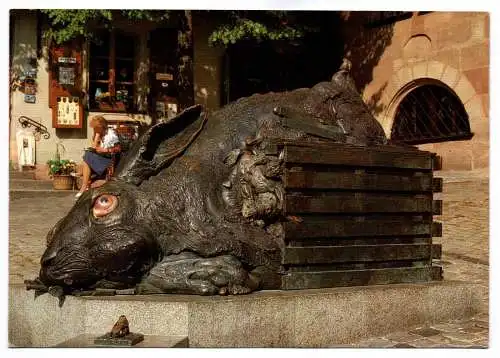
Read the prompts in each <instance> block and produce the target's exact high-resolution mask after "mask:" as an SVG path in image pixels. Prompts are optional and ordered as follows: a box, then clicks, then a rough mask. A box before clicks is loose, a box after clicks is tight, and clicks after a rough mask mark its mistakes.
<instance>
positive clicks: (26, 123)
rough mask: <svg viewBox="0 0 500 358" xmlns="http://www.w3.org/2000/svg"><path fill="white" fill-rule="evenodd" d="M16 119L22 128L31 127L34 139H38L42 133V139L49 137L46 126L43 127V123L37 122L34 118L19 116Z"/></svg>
mask: <svg viewBox="0 0 500 358" xmlns="http://www.w3.org/2000/svg"><path fill="white" fill-rule="evenodd" d="M18 120H19V123H20V124H21V126H22V127H23V128H29V127H33V129H34V132H35V139H36V140H39V139H40V136H42V135H43V138H44V139H49V138H50V133H49V131H48V130H47V127H45V126H44V125H43V124H41V123H38V122H37V121H35V120H34V119H31V118H29V117H26V116H21V117H19V119H18Z"/></svg>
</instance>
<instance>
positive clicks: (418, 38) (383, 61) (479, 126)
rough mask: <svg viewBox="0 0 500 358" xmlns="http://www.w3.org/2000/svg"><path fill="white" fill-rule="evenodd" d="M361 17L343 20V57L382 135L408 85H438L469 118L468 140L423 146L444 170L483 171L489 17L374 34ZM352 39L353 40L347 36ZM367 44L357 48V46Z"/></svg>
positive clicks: (449, 16)
mask: <svg viewBox="0 0 500 358" xmlns="http://www.w3.org/2000/svg"><path fill="white" fill-rule="evenodd" d="M361 15H362V14H360V15H358V16H355V15H352V14H349V13H346V14H345V17H346V19H347V22H348V26H347V27H346V28H345V35H344V37H345V38H346V46H345V55H346V56H347V57H348V58H350V59H351V61H352V62H353V75H354V77H355V78H356V82H357V84H358V86H359V87H360V90H362V92H363V97H364V99H365V102H366V103H367V104H368V105H369V106H370V108H371V109H372V111H373V113H374V115H375V116H376V118H377V119H378V120H379V121H380V122H381V124H382V125H383V127H384V130H385V131H386V133H387V134H388V135H390V132H391V129H392V125H393V121H394V116H395V112H396V109H397V107H398V105H399V103H400V102H401V100H402V99H403V98H404V97H405V95H406V94H407V93H408V91H409V90H411V89H413V88H415V86H412V84H414V83H415V81H417V80H418V82H419V83H420V84H425V80H426V79H427V80H428V81H436V80H437V81H440V82H442V83H444V84H446V85H447V86H448V87H449V88H451V89H452V90H453V91H454V92H455V94H456V95H457V96H458V97H459V99H460V100H461V102H462V103H463V104H464V107H465V110H466V111H467V114H468V115H469V121H470V127H471V131H472V132H473V133H474V137H473V138H472V139H471V140H464V141H453V142H444V143H434V144H424V145H420V146H419V147H420V148H421V149H423V150H431V151H434V152H436V153H438V154H439V155H441V156H443V168H444V169H467V170H468V169H476V168H486V167H488V166H489V164H488V162H489V15H488V13H482V12H431V13H428V14H425V15H418V16H417V15H416V14H414V16H413V17H412V18H410V19H407V20H403V21H398V22H396V23H393V24H390V25H385V26H381V27H376V28H372V29H370V28H366V27H364V26H363V21H362V19H363V16H361ZM353 34H355V35H353ZM363 43H364V44H366V43H370V44H371V46H365V47H363V46H362V45H361V44H363Z"/></svg>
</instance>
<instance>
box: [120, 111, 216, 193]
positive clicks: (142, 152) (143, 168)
mask: <svg viewBox="0 0 500 358" xmlns="http://www.w3.org/2000/svg"><path fill="white" fill-rule="evenodd" d="M206 120H207V114H206V112H204V111H203V107H202V106H201V105H196V106H192V107H189V108H188V109H186V110H184V111H183V112H182V113H180V114H179V115H177V116H176V117H175V118H173V119H171V120H170V121H169V122H165V123H159V124H156V125H154V126H152V127H151V128H149V129H148V131H147V132H146V133H144V134H143V135H142V136H141V137H140V138H139V139H138V140H137V142H136V143H134V145H133V146H132V147H131V148H130V150H129V151H128V153H127V155H126V156H125V157H124V158H122V159H121V160H120V163H119V165H118V168H117V169H116V171H115V173H114V177H116V178H117V179H121V180H125V181H127V182H129V183H133V184H135V185H139V184H140V183H141V182H142V181H143V180H146V179H148V178H149V177H150V176H152V175H156V174H157V173H158V172H159V171H160V170H162V169H163V168H165V167H166V166H168V165H169V164H170V163H171V162H172V161H173V160H174V159H175V158H176V157H178V156H179V155H181V154H182V153H183V152H184V150H186V148H188V147H189V145H190V144H191V143H192V142H193V141H194V140H195V139H196V137H197V135H198V134H199V133H200V132H201V130H202V129H203V126H204V124H205V122H206Z"/></svg>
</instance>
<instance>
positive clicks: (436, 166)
mask: <svg viewBox="0 0 500 358" xmlns="http://www.w3.org/2000/svg"><path fill="white" fill-rule="evenodd" d="M441 169H443V158H442V157H440V156H439V155H435V154H434V155H433V156H432V170H441Z"/></svg>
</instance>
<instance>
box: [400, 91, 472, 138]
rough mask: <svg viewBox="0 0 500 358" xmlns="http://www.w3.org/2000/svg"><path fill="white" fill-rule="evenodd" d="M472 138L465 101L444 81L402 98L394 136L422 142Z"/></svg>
mask: <svg viewBox="0 0 500 358" xmlns="http://www.w3.org/2000/svg"><path fill="white" fill-rule="evenodd" d="M470 138H472V133H471V131H470V125H469V116H468V115H467V112H466V111H465V108H464V106H463V104H462V103H461V102H460V100H459V99H458V97H457V96H456V95H455V93H453V91H452V90H451V89H449V88H448V87H446V86H445V85H444V84H443V85H440V84H427V85H422V86H419V87H417V88H415V89H414V90H412V91H411V92H410V93H408V94H407V95H406V97H405V98H404V99H403V100H402V101H401V103H400V104H399V106H398V108H397V110H396V116H395V119H394V125H393V127H392V133H391V139H392V140H393V141H399V142H404V143H408V144H422V143H433V142H443V141H451V140H463V139H470Z"/></svg>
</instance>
